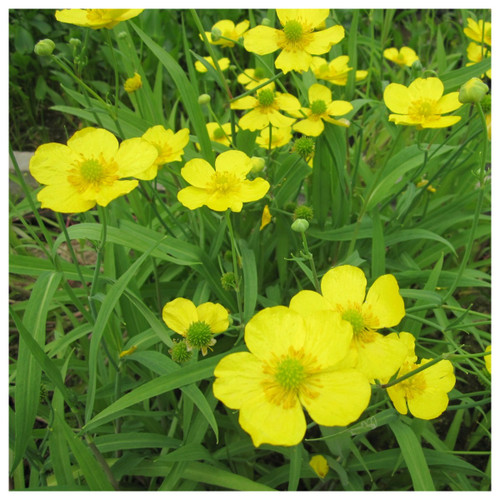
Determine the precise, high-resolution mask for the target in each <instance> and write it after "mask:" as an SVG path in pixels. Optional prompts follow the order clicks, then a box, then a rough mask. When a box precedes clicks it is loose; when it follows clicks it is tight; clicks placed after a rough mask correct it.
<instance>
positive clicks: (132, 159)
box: [30, 127, 158, 212]
mask: <svg viewBox="0 0 500 500" xmlns="http://www.w3.org/2000/svg"><path fill="white" fill-rule="evenodd" d="M157 155H158V153H157V152H156V149H155V148H154V147H153V146H151V144H148V143H147V142H146V141H145V140H143V139H141V138H139V137H135V138H133V139H127V140H125V141H123V142H122V143H121V144H120V145H119V144H118V140H117V139H116V137H115V136H114V135H113V134H112V133H111V132H108V131H107V130H104V129H98V128H93V127H87V128H84V129H83V130H80V131H78V132H76V133H75V134H74V135H73V136H72V137H71V138H70V139H69V140H68V143H67V145H64V144H58V143H54V142H51V143H48V144H43V145H42V146H40V147H39V148H38V149H37V150H36V151H35V154H34V156H33V157H32V158H31V161H30V172H31V175H32V176H33V177H34V178H35V179H36V180H37V181H38V182H39V183H40V184H46V187H44V188H43V189H42V190H41V191H40V192H39V193H38V196H37V199H38V201H40V202H41V204H42V208H50V209H51V210H54V211H55V212H85V211H87V210H90V209H91V208H92V207H94V206H95V204H96V203H97V204H98V205H101V206H106V205H107V204H108V203H109V202H110V201H111V200H114V199H115V198H117V197H118V196H121V195H124V194H127V193H129V192H130V191H132V190H133V189H134V188H135V187H136V186H137V184H138V181H137V180H131V179H128V180H120V179H123V178H125V177H135V179H151V178H152V177H150V175H151V167H152V165H153V164H154V162H155V160H156V157H157Z"/></svg>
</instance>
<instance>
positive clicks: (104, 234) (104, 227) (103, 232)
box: [88, 207, 108, 321]
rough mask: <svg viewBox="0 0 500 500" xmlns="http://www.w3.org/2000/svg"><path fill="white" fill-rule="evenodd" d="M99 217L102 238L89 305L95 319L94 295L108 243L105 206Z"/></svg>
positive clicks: (98, 249) (100, 210)
mask: <svg viewBox="0 0 500 500" xmlns="http://www.w3.org/2000/svg"><path fill="white" fill-rule="evenodd" d="M99 219H100V220H101V224H102V227H101V240H100V243H99V246H98V248H97V258H96V263H95V269H94V276H93V278H92V284H91V286H90V293H89V299H88V300H89V305H90V312H91V313H92V316H93V318H94V321H95V319H96V318H97V311H96V308H95V303H94V300H95V298H94V296H95V293H96V291H97V289H98V284H99V275H100V273H101V262H102V257H103V254H104V247H105V245H106V237H107V233H108V221H107V212H106V209H105V208H102V209H101V207H99Z"/></svg>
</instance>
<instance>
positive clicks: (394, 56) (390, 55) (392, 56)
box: [384, 47, 399, 62]
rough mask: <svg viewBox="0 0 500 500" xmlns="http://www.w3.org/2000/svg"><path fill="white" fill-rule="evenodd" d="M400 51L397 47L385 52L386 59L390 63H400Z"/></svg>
mask: <svg viewBox="0 0 500 500" xmlns="http://www.w3.org/2000/svg"><path fill="white" fill-rule="evenodd" d="M398 56H399V51H398V49H396V48H395V47H390V48H389V49H385V50H384V57H385V58H386V59H389V61H393V62H398Z"/></svg>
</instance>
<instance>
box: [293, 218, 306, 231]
mask: <svg viewBox="0 0 500 500" xmlns="http://www.w3.org/2000/svg"><path fill="white" fill-rule="evenodd" d="M308 228H309V222H307V221H306V220H305V219H296V220H295V221H293V223H292V231H295V232H296V233H305V232H306V231H307V229H308Z"/></svg>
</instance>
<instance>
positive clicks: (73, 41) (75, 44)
mask: <svg viewBox="0 0 500 500" xmlns="http://www.w3.org/2000/svg"><path fill="white" fill-rule="evenodd" d="M69 44H70V45H71V46H73V47H75V48H76V47H80V45H81V44H82V41H81V40H80V39H79V38H70V40H69Z"/></svg>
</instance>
